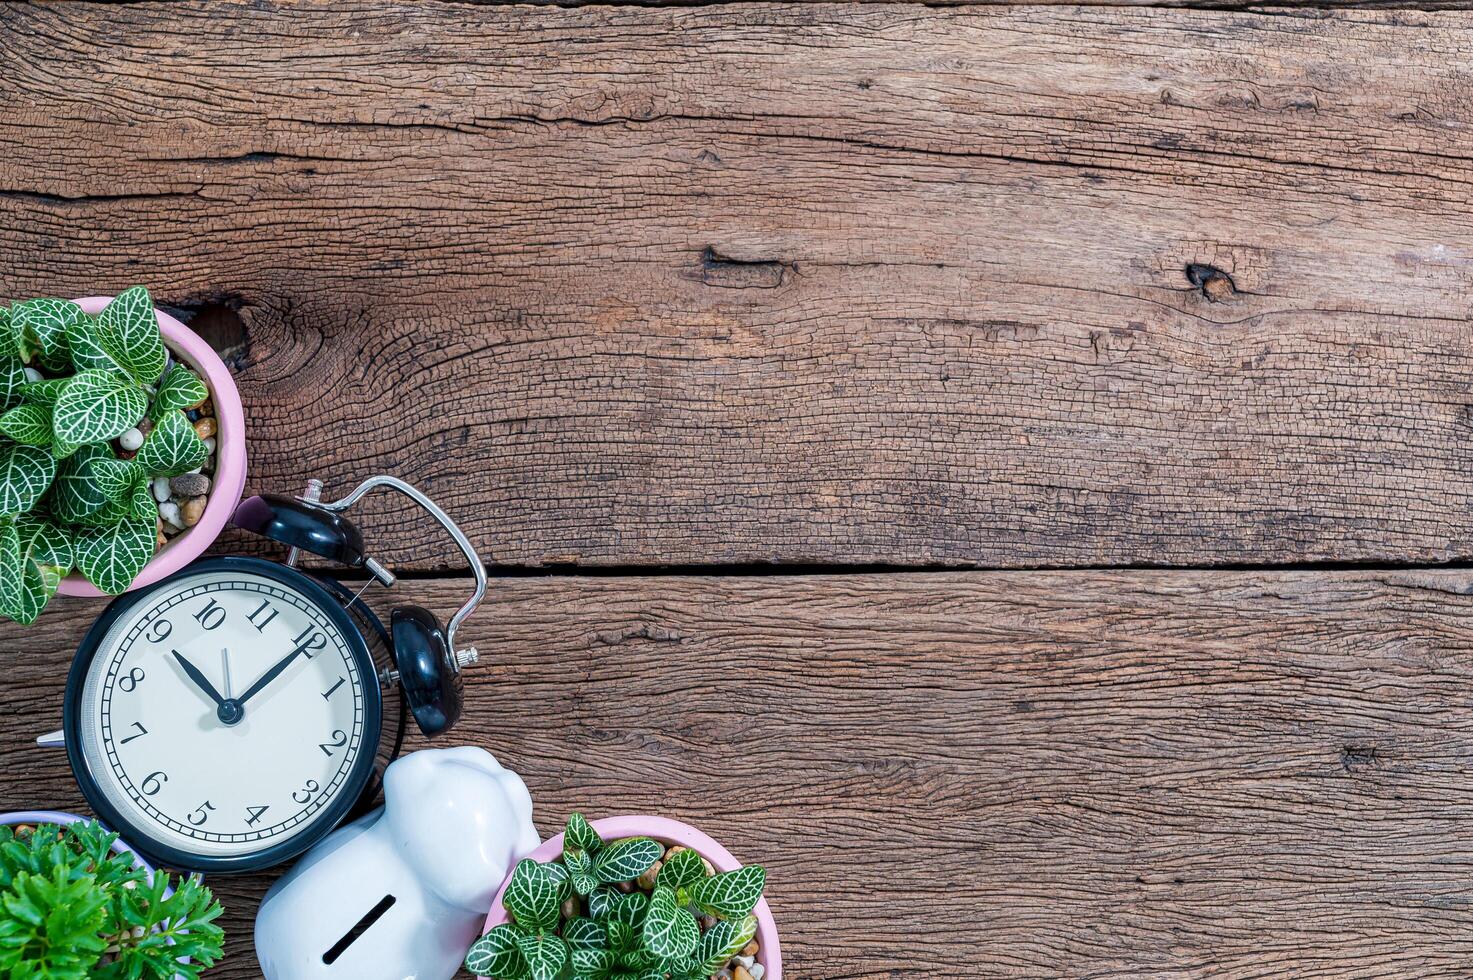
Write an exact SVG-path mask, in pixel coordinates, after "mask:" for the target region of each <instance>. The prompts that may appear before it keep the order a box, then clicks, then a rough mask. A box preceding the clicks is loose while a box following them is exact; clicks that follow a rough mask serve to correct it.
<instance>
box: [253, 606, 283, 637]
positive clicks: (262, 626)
mask: <svg viewBox="0 0 1473 980" xmlns="http://www.w3.org/2000/svg"><path fill="white" fill-rule="evenodd" d="M268 609H270V610H271V614H270V615H269V616H268V615H266V610H268ZM280 611H281V610H279V609H276V608H275V607H273V606H272V605H271V600H270V599H262V600H261V604H260V605H259V606H257V607H256V611H255V612H253V613H251V614H250V615H249V616H247V617H246V619H249V620H250V621H251V625H252V626H254V627H255V628H256V632H258V633H264V632H265V631H266V627H267V626H270V625H271V621H272V620H273V619H275V618H276V614H277V613H278V612H280Z"/></svg>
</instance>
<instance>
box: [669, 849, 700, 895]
mask: <svg viewBox="0 0 1473 980" xmlns="http://www.w3.org/2000/svg"><path fill="white" fill-rule="evenodd" d="M704 877H706V864H705V862H704V861H702V860H701V856H700V855H699V854H697V853H696V852H695V851H689V850H687V851H676V852H675V853H674V854H672V855H670V856H669V857H667V858H666V859H665V863H664V864H662V865H660V874H659V876H658V878H657V882H658V883H659V884H661V885H664V886H666V887H667V888H670V889H672V890H674V891H679V890H680V889H682V888H689V887H690V886H691V885H694V884H695V883H696V882H698V881H700V880H701V879H702V878H704Z"/></svg>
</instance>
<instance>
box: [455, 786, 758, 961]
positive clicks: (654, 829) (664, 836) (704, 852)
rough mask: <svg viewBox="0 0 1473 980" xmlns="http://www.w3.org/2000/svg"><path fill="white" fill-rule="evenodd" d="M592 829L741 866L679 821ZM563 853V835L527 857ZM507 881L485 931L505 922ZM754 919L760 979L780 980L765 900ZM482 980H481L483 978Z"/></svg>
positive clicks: (715, 863) (603, 823)
mask: <svg viewBox="0 0 1473 980" xmlns="http://www.w3.org/2000/svg"><path fill="white" fill-rule="evenodd" d="M589 823H591V824H592V825H593V829H594V830H596V831H598V835H599V836H600V837H602V838H603V839H604V840H620V839H621V838H624V837H653V838H654V839H655V840H657V841H659V842H660V843H662V844H664V845H666V846H667V847H668V846H669V845H671V844H679V845H681V846H682V847H688V848H690V849H691V850H693V851H695V852H696V853H697V854H699V855H701V857H703V858H705V859H706V860H707V861H710V862H711V865H712V867H714V868H715V869H716V870H717V871H735V870H736V869H738V868H740V867H741V866H742V863H741V862H740V861H738V860H737V859H736V858H734V857H732V856H731V852H730V851H728V850H727V849H726V848H724V847H722V846H721V845H720V844H718V843H716V842H715V841H714V840H712V839H711V838H710V837H707V836H706V835H705V834H703V833H701V832H700V831H699V830H697V829H696V828H694V827H692V826H690V825H689V824H683V823H681V822H680V821H679V820H670V819H668V818H666V817H646V816H640V815H631V816H625V817H605V818H603V819H602V820H591V821H589ZM562 853H563V835H562V834H558V835H557V836H556V837H553V838H552V839H550V840H548V841H547V842H546V843H544V844H543V845H542V846H541V847H539V848H537V850H535V851H533V852H532V853H531V854H529V855H527V856H528V857H530V858H531V859H532V860H534V861H542V862H547V861H551V860H552V859H553V858H555V857H557V856H558V855H559V854H562ZM510 882H511V878H510V876H508V877H507V880H506V881H504V882H502V883H501V888H500V889H499V890H498V891H497V892H496V898H495V900H494V901H492V903H491V912H490V914H489V915H487V916H486V931H490V930H491V929H492V928H494V927H495V926H499V925H502V924H503V923H505V922H506V921H507V915H506V907H505V906H504V905H502V904H501V897H502V896H503V895H504V894H506V886H507V885H508V884H509V883H510ZM752 914H753V915H755V916H756V917H757V945H758V947H759V949H758V951H757V962H758V963H761V964H762V965H763V967H765V968H766V970H767V972H766V974H764V976H763V980H782V976H783V953H782V947H781V946H780V945H779V944H778V940H777V923H776V922H774V921H773V919H772V910H771V909H769V908H768V907H767V899H766V898H763V899H761V900H759V901H758V902H757V907H756V908H755V909H753V910H752ZM483 980H484V978H483Z"/></svg>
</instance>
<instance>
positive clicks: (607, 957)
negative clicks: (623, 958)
mask: <svg viewBox="0 0 1473 980" xmlns="http://www.w3.org/2000/svg"><path fill="white" fill-rule="evenodd" d="M613 968H614V954H613V953H610V952H609V951H608V950H606V949H575V950H573V975H574V976H576V977H578V978H579V980H604V977H607V976H608V975H609V971H610V970H612V969H613Z"/></svg>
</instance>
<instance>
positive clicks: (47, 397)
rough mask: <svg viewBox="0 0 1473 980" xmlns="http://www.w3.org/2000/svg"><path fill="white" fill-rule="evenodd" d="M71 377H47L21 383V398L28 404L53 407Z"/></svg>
mask: <svg viewBox="0 0 1473 980" xmlns="http://www.w3.org/2000/svg"><path fill="white" fill-rule="evenodd" d="M70 380H72V379H71V378H69V377H68V378H47V379H46V380H45V381H27V382H26V383H25V384H23V385H21V388H20V400H21V401H22V402H24V403H25V404H27V405H45V406H46V407H47V408H51V407H52V406H54V405H55V404H56V400H57V399H58V398H60V397H61V390H62V389H63V388H65V387H66V385H67V382H68V381H70Z"/></svg>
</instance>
